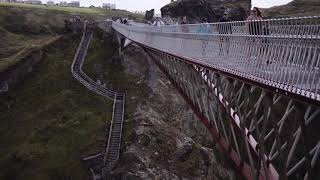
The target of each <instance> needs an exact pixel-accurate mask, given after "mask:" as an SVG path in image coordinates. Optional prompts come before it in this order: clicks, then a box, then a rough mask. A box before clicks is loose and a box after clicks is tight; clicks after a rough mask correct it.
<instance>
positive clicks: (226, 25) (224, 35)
mask: <svg viewBox="0 0 320 180" xmlns="http://www.w3.org/2000/svg"><path fill="white" fill-rule="evenodd" d="M230 21H231V20H230V18H229V12H228V11H225V12H224V13H223V16H222V18H221V19H219V22H220V23H219V24H218V25H217V30H218V33H219V35H220V44H219V55H220V56H221V55H224V54H225V53H224V52H226V54H229V47H230V37H229V36H228V35H229V34H232V25H231V23H230ZM224 50H225V51H224Z"/></svg>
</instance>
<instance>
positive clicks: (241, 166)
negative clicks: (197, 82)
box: [145, 50, 267, 180]
mask: <svg viewBox="0 0 320 180" xmlns="http://www.w3.org/2000/svg"><path fill="white" fill-rule="evenodd" d="M145 51H146V53H147V54H148V55H149V56H151V57H152V55H150V53H148V50H145ZM152 59H153V60H154V58H152ZM154 61H155V63H156V64H157V66H158V67H159V68H160V69H161V71H162V72H163V73H164V74H165V75H166V76H167V77H168V79H169V80H170V82H171V83H172V85H173V86H174V87H175V88H176V89H177V90H178V92H179V94H180V95H181V96H182V97H183V98H184V100H185V101H186V102H187V103H188V104H189V105H190V107H191V109H192V110H193V112H194V113H195V114H196V115H197V117H198V118H199V119H200V121H201V122H202V124H203V125H204V126H205V127H206V128H207V129H208V130H209V132H210V134H211V136H212V138H213V139H214V141H215V142H217V143H218V144H219V145H220V147H221V149H222V150H223V152H224V153H226V154H227V156H228V157H229V159H230V160H232V162H233V164H234V165H235V167H236V168H237V170H238V171H239V172H240V173H241V174H242V175H243V177H244V178H246V179H247V180H254V179H255V178H254V175H253V174H252V171H251V168H250V166H249V165H248V164H247V163H246V162H244V161H242V160H241V159H240V158H239V157H238V155H237V153H236V151H235V150H234V149H233V148H230V147H231V146H230V144H229V143H227V141H226V140H225V139H224V138H223V137H222V136H221V135H220V134H219V132H218V131H217V129H216V128H215V127H214V126H213V125H212V124H211V123H210V121H209V120H208V118H207V117H206V116H205V115H204V114H203V113H202V112H201V110H200V109H199V108H198V107H197V106H196V105H195V104H194V103H193V102H192V100H191V99H190V98H189V97H188V96H187V95H186V94H185V92H184V91H183V89H182V88H181V87H179V85H178V84H177V83H176V82H175V81H174V80H173V78H172V77H171V76H170V74H169V73H168V72H167V71H166V70H165V68H164V67H163V66H161V64H159V63H158V62H157V61H156V60H154ZM266 179H267V178H266V176H265V175H264V173H259V180H266Z"/></svg>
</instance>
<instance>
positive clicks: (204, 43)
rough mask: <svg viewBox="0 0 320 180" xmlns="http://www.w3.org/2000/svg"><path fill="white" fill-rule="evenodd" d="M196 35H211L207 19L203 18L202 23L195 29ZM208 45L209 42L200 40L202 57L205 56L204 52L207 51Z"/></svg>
mask: <svg viewBox="0 0 320 180" xmlns="http://www.w3.org/2000/svg"><path fill="white" fill-rule="evenodd" d="M197 33H199V34H211V33H212V28H211V26H210V24H209V23H208V21H207V18H205V17H203V18H202V23H201V24H200V25H199V27H198V29H197ZM208 44H209V41H208V39H207V37H206V38H205V39H203V40H202V56H205V55H206V50H207V46H208Z"/></svg>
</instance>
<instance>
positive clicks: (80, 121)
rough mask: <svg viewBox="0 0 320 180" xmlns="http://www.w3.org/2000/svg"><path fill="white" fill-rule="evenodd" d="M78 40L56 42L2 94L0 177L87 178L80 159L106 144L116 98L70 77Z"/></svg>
mask: <svg viewBox="0 0 320 180" xmlns="http://www.w3.org/2000/svg"><path fill="white" fill-rule="evenodd" d="M78 43H79V38H78V37H77V38H76V40H74V39H72V38H65V39H63V40H61V41H59V42H58V43H55V44H54V46H52V47H50V48H48V49H47V50H46V56H45V58H44V59H43V61H42V62H41V63H40V64H39V65H38V66H37V67H36V68H35V71H34V72H33V73H32V75H30V77H29V78H27V79H26V80H25V81H24V82H23V83H22V84H20V85H19V87H17V88H16V89H13V90H11V91H10V92H9V93H8V94H4V95H0V134H1V136H0V142H1V146H0V154H1V156H0V169H1V171H0V179H24V180H29V179H30V180H44V179H77V180H78V179H88V177H87V173H86V170H85V168H83V167H82V164H81V161H80V159H81V158H83V157H85V156H87V155H91V154H94V153H97V152H99V151H100V150H102V149H103V147H104V143H105V131H104V127H105V123H106V121H109V120H110V119H111V108H112V102H111V101H109V100H106V99H105V98H103V97H101V96H98V95H96V94H94V93H93V92H90V91H88V90H87V89H86V88H84V87H83V86H82V85H80V84H79V83H78V82H77V81H76V80H74V79H73V78H72V76H71V72H70V65H71V62H72V59H73V56H74V53H75V50H76V48H77V46H78ZM92 53H94V52H92Z"/></svg>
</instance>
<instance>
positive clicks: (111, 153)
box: [71, 23, 125, 180]
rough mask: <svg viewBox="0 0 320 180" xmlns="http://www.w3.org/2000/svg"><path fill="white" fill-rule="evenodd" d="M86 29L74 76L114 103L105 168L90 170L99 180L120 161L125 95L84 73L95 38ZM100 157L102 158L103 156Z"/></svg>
mask: <svg viewBox="0 0 320 180" xmlns="http://www.w3.org/2000/svg"><path fill="white" fill-rule="evenodd" d="M86 29H87V28H86V23H84V32H83V35H82V38H81V42H80V44H79V47H78V49H77V51H76V54H75V57H74V60H73V62H72V65H71V72H72V75H73V77H74V78H75V79H77V80H78V81H79V82H80V83H81V84H82V85H84V86H85V87H86V88H88V89H89V90H91V91H93V92H95V93H97V94H99V95H102V96H104V97H106V98H108V99H111V100H112V101H113V108H112V120H111V125H110V130H109V137H108V142H107V144H106V149H105V152H104V155H103V156H104V157H103V160H102V161H103V162H101V165H102V166H103V167H102V169H101V172H98V173H97V174H96V172H94V171H93V169H90V171H91V172H92V178H93V179H94V180H98V179H101V178H103V179H105V178H107V177H106V176H107V173H109V171H110V170H111V168H112V166H113V164H114V163H115V162H116V161H117V160H118V159H119V154H120V148H121V139H122V129H123V120H124V108H125V107H124V104H125V94H124V93H118V92H116V91H113V90H111V89H109V88H107V87H104V86H101V85H99V84H98V83H96V82H95V81H94V80H92V79H91V78H90V77H89V76H88V75H87V74H85V73H84V72H83V70H82V66H83V63H84V60H85V57H86V54H87V50H88V47H89V45H90V41H91V39H92V36H93V33H92V32H88V31H87V30H86ZM99 156H101V154H100V155H99ZM92 158H96V156H91V157H89V158H85V159H86V160H89V159H92Z"/></svg>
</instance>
